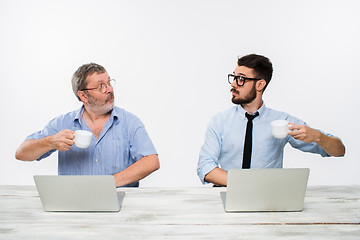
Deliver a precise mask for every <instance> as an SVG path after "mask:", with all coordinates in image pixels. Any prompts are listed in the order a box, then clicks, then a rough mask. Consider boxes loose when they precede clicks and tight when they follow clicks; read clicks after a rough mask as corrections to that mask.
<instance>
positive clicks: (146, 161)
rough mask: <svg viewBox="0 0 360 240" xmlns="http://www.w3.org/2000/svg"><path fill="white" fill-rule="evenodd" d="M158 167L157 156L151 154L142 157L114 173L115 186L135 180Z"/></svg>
mask: <svg viewBox="0 0 360 240" xmlns="http://www.w3.org/2000/svg"><path fill="white" fill-rule="evenodd" d="M159 168H160V164H159V158H158V156H157V155H155V154H152V155H148V156H145V157H142V158H141V159H140V160H138V161H137V162H135V163H134V164H133V165H131V166H130V167H128V168H127V169H125V170H123V171H121V172H119V173H116V174H114V177H115V184H116V186H117V187H120V186H124V185H126V184H129V183H133V182H137V181H139V180H141V179H143V178H145V177H146V176H148V175H149V174H151V173H152V172H154V171H156V170H158V169H159Z"/></svg>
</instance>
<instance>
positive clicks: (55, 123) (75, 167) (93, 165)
mask: <svg viewBox="0 0 360 240" xmlns="http://www.w3.org/2000/svg"><path fill="white" fill-rule="evenodd" d="M83 112H84V106H82V107H81V108H80V109H79V110H76V111H73V112H70V113H67V114H64V115H62V116H59V117H57V118H55V119H53V120H51V121H50V122H49V123H48V124H47V125H46V126H45V128H44V129H42V130H41V131H38V132H36V133H34V134H31V135H30V136H28V137H27V138H26V139H40V138H44V137H46V136H49V135H53V134H56V133H57V132H59V131H61V130H63V129H71V130H73V131H76V130H80V129H81V130H87V131H90V129H89V127H88V126H87V125H86V123H85V122H84V120H83V118H82V115H83ZM55 151H56V149H53V150H51V151H49V152H47V153H45V154H44V155H42V156H41V157H40V158H39V159H37V160H41V159H43V158H45V157H48V156H49V155H50V154H52V153H53V152H55ZM150 154H157V153H156V150H155V147H154V145H153V143H152V142H151V140H150V138H149V136H148V134H147V132H146V130H145V127H144V125H143V123H142V122H141V121H140V119H139V118H138V117H136V116H135V115H134V114H132V113H129V112H127V111H125V110H123V109H121V108H118V107H114V109H113V110H112V112H111V116H110V118H109V120H108V121H107V122H106V124H105V126H104V128H103V129H102V131H101V133H100V136H99V138H98V139H96V138H95V136H93V138H92V140H91V144H90V146H89V147H88V148H85V149H83V148H78V147H76V146H75V145H73V146H72V147H71V148H70V150H69V151H58V173H59V175H113V174H115V173H118V172H120V171H122V170H124V169H126V168H128V167H129V166H130V165H132V164H134V163H135V162H136V161H138V160H139V159H140V158H142V157H144V156H147V155H150ZM137 186H139V182H135V183H132V184H128V185H126V187H137Z"/></svg>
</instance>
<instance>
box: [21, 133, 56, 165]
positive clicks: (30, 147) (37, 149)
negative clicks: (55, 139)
mask: <svg viewBox="0 0 360 240" xmlns="http://www.w3.org/2000/svg"><path fill="white" fill-rule="evenodd" d="M52 149H54V147H53V146H52V145H51V136H48V137H45V138H42V139H28V140H25V141H24V142H23V143H22V144H21V145H20V146H19V148H18V149H17V150H16V153H15V158H16V159H18V160H21V161H34V160H36V159H38V158H39V157H41V156H42V155H43V154H45V153H47V152H49V151H51V150H52Z"/></svg>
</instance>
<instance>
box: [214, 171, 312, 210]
mask: <svg viewBox="0 0 360 240" xmlns="http://www.w3.org/2000/svg"><path fill="white" fill-rule="evenodd" d="M309 172H310V170H309V169H308V168H287V169H286V168H272V169H270V168H268V169H230V170H229V171H228V178H227V189H226V193H225V192H221V193H220V194H221V198H222V201H223V204H224V208H225V211H226V212H263V211H301V210H302V209H303V205H304V198H305V193H306V188H307V182H308V178H309Z"/></svg>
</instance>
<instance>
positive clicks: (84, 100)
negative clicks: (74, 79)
mask: <svg viewBox="0 0 360 240" xmlns="http://www.w3.org/2000/svg"><path fill="white" fill-rule="evenodd" d="M77 95H78V97H79V98H80V100H81V101H82V102H83V103H86V102H87V96H86V94H85V93H84V91H78V92H77Z"/></svg>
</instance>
